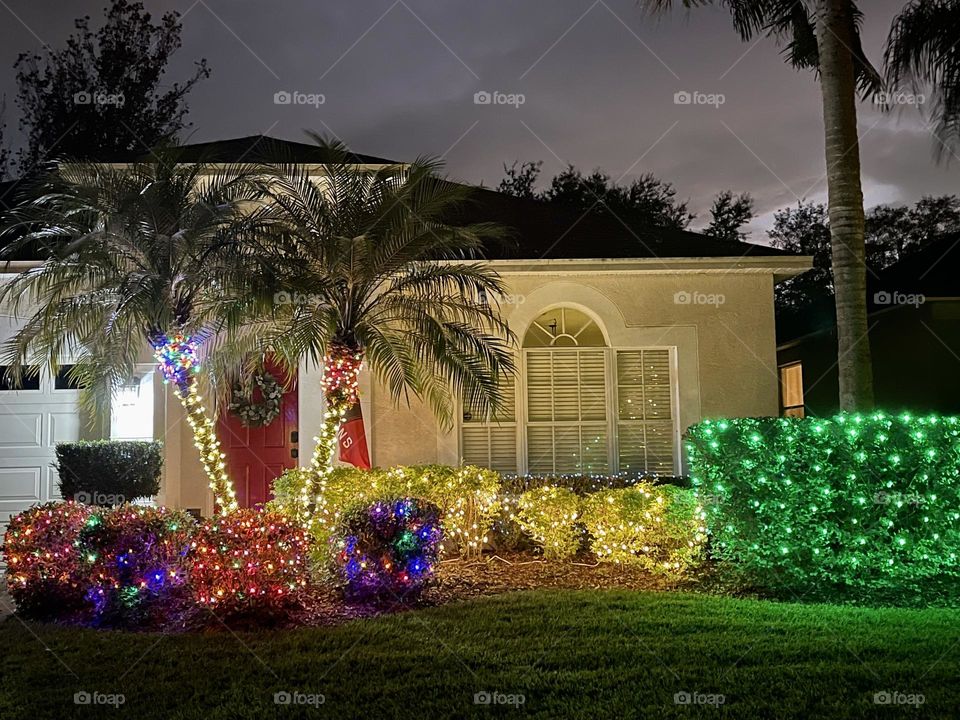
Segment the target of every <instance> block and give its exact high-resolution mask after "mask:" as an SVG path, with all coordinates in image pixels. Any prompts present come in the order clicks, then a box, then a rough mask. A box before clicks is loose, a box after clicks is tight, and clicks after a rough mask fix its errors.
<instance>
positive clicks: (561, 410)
mask: <svg viewBox="0 0 960 720" xmlns="http://www.w3.org/2000/svg"><path fill="white" fill-rule="evenodd" d="M522 348H523V349H522V351H521V352H522V361H521V362H520V363H518V365H519V373H518V377H517V378H516V381H515V382H513V381H508V382H507V384H508V385H509V387H505V395H507V402H506V403H505V405H504V408H503V410H502V411H501V412H500V414H499V416H498V417H478V416H476V415H475V414H474V413H472V412H471V411H470V410H469V409H465V411H464V418H463V420H464V422H463V425H462V435H461V437H462V454H463V459H464V461H465V462H467V463H471V464H477V465H483V466H486V467H491V468H494V469H496V470H499V471H501V472H506V473H514V472H527V473H529V474H534V475H560V474H607V473H614V472H623V473H638V474H639V473H644V472H650V473H658V474H662V475H669V474H672V473H673V472H675V453H676V437H677V428H676V422H675V415H676V413H675V411H674V409H673V404H674V395H675V393H674V389H675V388H674V384H673V383H674V376H675V373H674V371H673V368H672V351H671V349H670V348H666V347H643V348H612V347H609V346H608V343H607V339H606V335H605V334H604V331H603V328H601V327H600V325H599V324H598V323H597V321H596V320H594V319H593V318H592V317H591V316H590V315H588V314H587V313H585V312H583V311H581V310H578V309H576V308H571V307H559V308H555V309H552V310H548V311H546V312H543V313H541V314H540V315H539V316H538V317H537V318H536V319H535V320H534V321H533V322H532V323H531V324H530V326H529V327H528V328H527V329H526V331H525V333H524V335H523V343H522Z"/></svg>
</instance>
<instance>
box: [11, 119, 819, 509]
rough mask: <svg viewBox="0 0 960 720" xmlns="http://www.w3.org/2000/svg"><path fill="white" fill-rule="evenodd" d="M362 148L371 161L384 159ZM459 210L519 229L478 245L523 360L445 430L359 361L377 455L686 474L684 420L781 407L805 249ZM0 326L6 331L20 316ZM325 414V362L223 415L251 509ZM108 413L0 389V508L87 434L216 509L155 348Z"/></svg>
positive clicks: (240, 488)
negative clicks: (794, 285) (783, 327)
mask: <svg viewBox="0 0 960 720" xmlns="http://www.w3.org/2000/svg"><path fill="white" fill-rule="evenodd" d="M318 152H320V151H319V150H318V148H317V147H315V146H312V145H303V144H300V143H293V142H286V141H277V140H272V139H269V138H263V137H253V138H242V139H237V140H229V141H224V142H220V143H204V144H201V145H197V146H187V148H186V149H185V151H184V156H183V157H184V160H185V161H187V162H189V161H191V158H197V159H199V158H200V157H203V158H204V159H205V160H207V161H210V160H215V161H216V162H223V163H230V162H241V161H248V160H253V159H258V160H284V161H294V162H299V163H304V164H306V165H308V166H310V165H315V164H316V163H319V162H322V161H323V158H322V157H321V156H320V155H318ZM356 159H357V162H360V163H363V164H366V165H369V166H371V167H375V166H378V165H381V164H383V163H385V162H387V161H386V160H383V159H381V158H374V157H370V156H356ZM462 219H463V220H464V221H472V220H481V219H482V220H490V221H495V222H499V223H502V224H504V225H508V226H510V227H512V228H514V230H515V231H516V243H515V245H510V246H504V247H495V248H489V249H488V252H487V257H488V261H489V262H490V263H491V264H492V265H493V266H494V267H495V268H496V270H497V271H498V272H499V273H500V275H501V276H502V278H503V281H504V283H505V284H506V286H507V292H506V294H505V295H504V296H503V297H501V298H498V299H497V300H498V302H499V303H500V306H501V309H502V312H503V314H504V316H505V318H506V319H507V321H508V322H509V324H510V326H511V328H512V329H513V330H514V332H515V333H516V335H517V338H518V348H517V361H518V362H517V367H518V372H517V374H516V376H515V377H504V378H503V383H504V385H505V389H506V394H507V396H508V398H509V402H508V403H507V404H506V407H505V409H504V410H503V412H502V413H501V414H500V416H499V417H497V418H492V419H491V418H486V417H482V416H479V415H477V414H474V413H472V412H471V411H470V409H469V408H465V409H464V412H463V415H462V419H461V420H460V421H459V422H458V423H457V424H456V426H455V427H454V428H452V429H450V430H445V429H443V428H441V427H440V426H439V425H438V423H437V421H436V420H435V419H434V418H433V416H432V414H431V412H430V411H429V409H428V408H427V407H426V406H425V405H423V404H421V403H419V402H417V401H413V402H412V403H411V404H410V405H409V406H401V407H396V406H395V405H394V403H393V402H392V401H391V397H390V394H389V392H387V391H386V390H385V389H383V388H381V387H379V386H378V384H377V383H376V382H374V381H373V379H372V378H371V377H370V376H369V374H368V373H363V374H362V376H361V381H360V392H361V398H362V402H361V405H362V409H363V415H364V418H365V423H366V436H367V439H368V443H369V446H370V453H371V460H372V462H373V463H374V464H375V465H380V466H389V465H394V464H408V463H451V464H459V463H473V464H478V465H484V466H488V467H492V468H495V469H497V470H501V471H503V472H506V473H521V474H524V473H531V474H549V475H553V474H568V473H577V474H579V473H585V474H612V473H638V472H654V473H658V474H661V475H678V474H682V473H684V471H685V466H684V458H683V455H682V451H681V443H680V438H681V435H682V433H683V431H684V430H685V429H686V428H687V427H688V426H689V425H691V424H693V423H696V422H698V421H699V420H700V419H701V418H704V417H712V416H741V415H749V416H757V415H776V414H777V413H778V411H779V400H778V398H779V395H778V377H777V372H776V368H777V364H776V363H777V359H776V335H775V323H774V309H773V288H774V285H775V284H776V283H777V282H779V281H782V280H785V279H787V278H790V277H792V276H794V275H796V274H798V273H801V272H803V271H804V270H806V269H808V268H809V267H810V262H811V260H810V258H808V257H800V256H795V255H792V254H789V253H786V252H783V251H780V250H776V249H774V248H770V247H765V246H760V245H751V244H746V243H729V242H721V241H717V240H714V239H712V238H709V237H706V236H703V235H700V234H697V233H693V232H685V231H677V230H666V229H663V228H651V227H648V226H644V225H643V224H642V223H639V222H636V221H635V220H634V219H632V218H629V217H615V216H613V215H610V214H602V213H599V212H598V213H590V214H584V213H581V212H579V211H577V210H573V209H566V208H562V207H557V206H554V205H545V204H542V203H540V202H537V201H531V200H521V199H517V198H513V197H508V196H505V195H502V194H499V193H496V192H493V191H490V190H483V189H478V190H477V192H476V197H475V202H474V203H473V204H472V205H471V206H470V207H469V208H466V209H465V210H464V211H463V217H462ZM23 262H30V261H29V260H25V261H23ZM22 267H24V265H23V264H22V263H18V264H14V265H13V266H11V267H10V268H9V269H8V270H10V271H15V270H17V269H19V268H22ZM0 321H2V323H3V324H2V325H0V341H2V340H4V339H6V337H9V335H10V334H12V333H13V332H15V329H16V327H17V323H18V322H19V320H18V319H17V318H12V317H5V318H0ZM322 414H323V403H322V392H321V378H320V373H319V372H318V370H317V369H316V368H314V367H309V366H307V365H303V366H301V367H300V369H299V373H298V378H297V384H296V387H295V388H294V389H293V390H291V391H290V392H289V393H287V394H286V396H285V397H284V398H283V403H282V412H281V416H280V418H278V419H277V420H276V421H274V422H273V423H272V424H271V425H269V426H267V427H266V428H247V427H244V426H243V425H242V424H240V423H238V422H236V419H235V418H231V417H230V416H229V414H225V415H224V416H223V417H221V418H220V419H219V421H218V428H219V431H220V435H221V439H222V441H223V446H224V449H225V452H226V453H227V455H228V460H229V466H230V469H231V474H232V476H233V479H234V482H235V484H236V486H237V492H238V496H239V498H240V500H241V502H242V503H243V504H248V505H249V504H255V503H258V502H263V501H264V500H266V499H268V497H269V489H270V482H271V481H272V479H273V478H274V477H276V476H277V475H278V474H279V473H280V472H282V471H283V470H284V469H285V468H288V467H293V466H295V465H297V464H298V463H299V464H308V463H309V459H310V456H311V453H312V451H313V440H312V438H313V437H314V435H315V434H316V432H317V431H318V429H319V427H320V424H321V419H322ZM110 416H111V420H110V422H109V423H108V425H109V427H107V428H103V429H101V430H100V431H99V432H98V431H95V430H93V429H91V428H88V426H87V424H85V423H84V422H82V419H81V417H80V414H79V410H78V408H77V390H76V389H75V388H70V387H67V386H66V384H65V382H64V378H59V379H58V378H49V377H43V376H41V377H40V378H38V379H37V381H36V386H35V387H32V386H31V387H29V388H24V389H22V390H11V389H8V388H0V518H2V517H5V516H6V515H7V514H9V513H10V512H16V511H18V510H20V509H22V508H23V507H25V506H27V505H29V504H31V503H34V502H37V501H44V500H47V499H49V498H53V497H56V495H57V490H56V473H55V470H53V468H52V467H51V461H52V459H53V449H54V445H55V443H56V442H58V441H64V440H73V439H77V438H78V437H84V436H90V435H92V434H101V435H103V436H105V437H113V438H150V437H155V438H158V439H160V440H162V441H163V444H164V448H165V450H164V455H165V462H164V478H163V489H162V492H161V495H160V497H159V498H158V499H159V501H160V502H162V503H165V504H167V505H171V506H176V507H185V508H194V509H198V510H200V511H201V512H203V513H204V514H209V513H210V512H211V511H212V509H213V508H212V498H211V495H210V492H209V490H208V488H207V481H206V479H205V477H204V475H203V472H202V470H201V467H200V462H199V459H198V457H197V455H196V451H195V449H194V447H193V439H192V435H191V432H190V429H189V427H188V425H187V423H186V422H185V421H184V416H183V412H182V410H181V407H180V404H179V402H178V401H177V400H176V398H175V397H174V395H173V393H172V392H171V391H170V390H169V389H168V388H166V387H164V386H163V385H162V384H161V383H159V382H158V381H157V376H156V373H155V372H154V368H153V366H152V364H151V363H150V357H149V353H146V354H145V356H144V364H143V365H142V366H141V367H140V368H139V370H138V373H137V376H136V377H134V378H131V381H130V383H129V385H128V386H127V387H125V388H124V389H123V390H122V391H121V392H120V393H119V394H118V396H117V397H116V398H115V399H114V400H113V407H112V408H111V412H110Z"/></svg>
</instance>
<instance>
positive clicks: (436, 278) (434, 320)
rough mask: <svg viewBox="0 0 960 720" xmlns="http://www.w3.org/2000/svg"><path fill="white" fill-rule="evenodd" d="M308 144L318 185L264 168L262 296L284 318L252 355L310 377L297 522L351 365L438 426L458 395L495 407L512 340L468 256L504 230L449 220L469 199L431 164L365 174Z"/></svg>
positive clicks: (329, 443) (493, 291) (492, 285)
mask: <svg viewBox="0 0 960 720" xmlns="http://www.w3.org/2000/svg"><path fill="white" fill-rule="evenodd" d="M314 139H315V140H316V141H317V142H318V143H319V144H321V145H323V146H324V147H325V148H326V149H327V151H328V153H329V156H330V158H331V160H330V161H329V162H328V163H327V164H325V165H323V166H322V168H321V170H322V175H321V177H320V178H319V179H318V178H317V177H316V176H312V175H311V173H310V171H309V170H307V169H305V168H303V167H302V166H297V165H283V166H280V167H278V168H277V172H276V176H275V177H273V178H271V181H270V190H269V194H270V203H269V210H268V211H267V214H268V215H269V220H266V218H264V220H265V221H267V222H269V223H272V224H273V226H274V230H275V232H274V235H273V237H271V238H270V241H269V242H268V243H266V244H265V246H264V253H265V254H266V255H268V256H269V257H270V260H269V262H267V263H265V265H264V268H265V271H264V275H265V276H268V277H265V279H264V280H263V281H262V282H264V285H263V287H272V289H273V290H274V292H276V293H279V295H278V298H279V299H280V303H279V304H278V306H277V308H276V310H277V311H280V312H283V313H285V315H286V317H285V320H284V321H282V322H281V323H280V324H279V325H278V326H277V328H276V332H274V334H273V335H272V337H271V338H268V339H261V341H260V342H261V348H262V349H265V350H269V351H271V352H273V353H274V354H275V355H276V356H277V357H278V358H280V359H281V360H283V361H285V363H286V364H287V365H288V366H291V367H296V364H297V362H298V361H299V360H300V359H301V358H305V359H306V360H307V361H308V362H310V363H312V364H313V365H314V366H319V367H322V370H323V389H324V400H325V416H324V418H325V419H324V424H323V428H322V431H321V432H320V435H319V437H317V438H316V439H315V442H316V449H315V451H314V453H313V458H312V468H313V470H314V471H315V472H314V473H312V475H313V477H307V476H309V475H311V473H304V474H303V475H304V476H305V477H304V479H303V482H304V485H303V487H302V488H301V492H300V495H299V499H300V502H302V508H301V509H299V510H298V512H307V511H308V509H309V506H310V505H311V503H312V501H313V499H314V498H313V495H312V493H313V490H312V487H313V483H314V482H317V481H318V480H320V479H322V476H323V474H325V473H326V472H328V469H329V468H330V467H331V464H332V461H333V459H334V458H333V452H334V448H335V444H336V438H337V433H338V431H339V428H340V426H341V424H342V422H343V419H344V417H345V414H346V412H347V411H348V410H349V409H350V408H351V407H352V406H353V405H354V404H355V403H356V402H357V400H358V395H357V393H358V390H357V378H358V373H359V371H360V366H361V364H363V363H366V365H368V366H369V368H370V370H371V371H372V372H373V374H374V375H375V376H376V377H377V378H378V380H379V381H381V382H382V383H383V384H384V386H385V387H387V388H389V390H390V392H391V394H392V396H393V398H394V400H395V401H400V400H401V399H403V398H405V397H408V396H409V395H410V394H413V395H414V396H416V397H418V398H421V399H423V400H425V401H426V402H427V403H428V404H429V405H430V406H431V408H432V409H433V411H434V412H435V414H436V415H437V417H438V418H439V419H440V420H441V423H442V424H443V425H444V426H447V427H449V425H450V423H451V422H452V419H453V417H454V415H453V413H454V409H455V408H456V406H457V403H458V402H459V401H460V400H461V399H462V400H463V401H464V402H467V403H470V405H471V406H473V407H477V408H480V409H481V410H483V409H489V408H492V407H496V406H497V405H498V404H499V402H500V399H501V394H500V393H501V390H500V377H501V375H502V374H504V373H512V372H513V367H514V364H513V354H512V351H511V347H510V346H511V344H512V341H513V336H512V334H511V332H510V330H509V329H508V327H507V325H506V323H505V322H504V321H503V320H501V319H500V317H499V313H498V311H497V309H496V304H495V302H492V301H493V300H494V297H495V296H498V295H500V294H502V292H503V285H502V283H501V281H500V278H499V276H498V275H497V274H496V272H495V271H494V270H493V269H491V267H490V266H489V265H488V264H485V263H483V262H479V261H477V260H474V259H472V258H474V257H476V256H477V255H478V253H479V252H480V251H481V250H482V248H483V247H484V244H485V243H488V242H492V241H496V240H498V239H501V238H502V237H503V236H504V235H505V233H504V231H503V230H502V229H501V228H499V227H498V226H495V225H493V224H489V223H478V224H464V225H460V226H457V225H456V224H454V222H453V221H452V220H451V219H452V218H454V216H455V215H456V213H457V212H458V208H459V207H460V206H461V205H462V203H463V202H465V201H467V200H468V199H469V198H468V195H469V189H468V188H466V187H465V186H461V185H457V184H454V183H451V182H447V181H444V180H441V179H439V178H438V177H437V175H436V173H437V170H438V169H439V164H438V163H437V162H434V161H430V160H418V161H416V162H415V163H413V164H412V165H409V166H386V167H382V168H380V169H369V168H365V167H362V166H360V165H357V164H355V162H352V161H351V160H350V156H349V153H347V151H346V149H345V148H344V147H343V146H342V145H341V144H339V143H329V142H326V141H324V140H323V139H322V138H319V137H318V136H314Z"/></svg>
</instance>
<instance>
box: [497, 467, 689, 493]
mask: <svg viewBox="0 0 960 720" xmlns="http://www.w3.org/2000/svg"><path fill="white" fill-rule="evenodd" d="M634 485H676V486H677V487H685V488H689V487H690V479H689V478H686V477H679V476H673V475H638V474H636V473H624V474H614V475H508V476H504V478H503V480H502V481H501V489H502V491H503V492H504V494H506V495H511V496H516V497H519V496H520V495H522V494H523V493H525V492H527V491H528V490H536V489H537V488H542V487H561V488H566V489H567V490H570V491H571V492H573V493H576V494H577V495H580V496H581V497H583V496H586V495H590V494H591V493H595V492H600V491H601V490H615V489H618V488H627V487H633V486H634Z"/></svg>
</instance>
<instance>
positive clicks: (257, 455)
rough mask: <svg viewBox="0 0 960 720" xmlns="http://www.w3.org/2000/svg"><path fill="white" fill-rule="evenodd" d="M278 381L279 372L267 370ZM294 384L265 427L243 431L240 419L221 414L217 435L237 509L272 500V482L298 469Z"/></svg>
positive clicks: (295, 393)
mask: <svg viewBox="0 0 960 720" xmlns="http://www.w3.org/2000/svg"><path fill="white" fill-rule="evenodd" d="M270 371H271V372H272V373H273V374H274V376H275V377H277V378H278V379H279V378H280V377H281V375H280V371H279V370H277V369H275V368H270ZM298 409H299V404H298V401H297V382H296V378H294V380H293V383H292V386H291V387H290V389H288V390H287V391H286V392H285V393H284V395H283V400H282V402H281V404H280V415H279V416H278V417H277V418H276V419H275V420H274V421H273V422H272V423H270V424H269V425H266V426H264V427H244V425H243V423H241V422H240V419H239V418H238V417H236V416H235V415H233V414H232V413H230V412H229V411H224V412H223V413H221V415H220V419H219V420H218V421H217V435H218V436H219V438H220V444H221V446H222V447H223V452H224V453H225V454H226V456H227V472H228V473H229V474H230V479H231V480H233V484H234V488H235V489H236V491H237V502H239V503H240V507H254V506H255V505H259V504H261V503H265V502H266V501H267V500H269V499H270V498H272V497H273V491H272V487H273V480H274V478H276V477H278V476H279V475H280V474H281V473H282V472H283V471H284V470H288V469H289V468H293V467H296V466H297V459H296V458H295V457H294V455H295V454H296V448H297V443H296V440H297V435H296V433H297V425H298V422H297V414H298Z"/></svg>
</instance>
